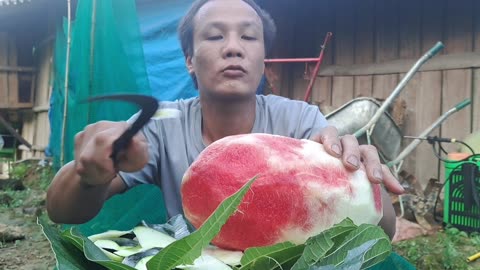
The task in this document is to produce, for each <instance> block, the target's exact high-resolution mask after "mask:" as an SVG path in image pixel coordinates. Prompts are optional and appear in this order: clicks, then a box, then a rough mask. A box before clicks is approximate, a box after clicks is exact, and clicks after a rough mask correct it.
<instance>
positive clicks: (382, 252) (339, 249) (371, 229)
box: [316, 224, 392, 269]
mask: <svg viewBox="0 0 480 270" xmlns="http://www.w3.org/2000/svg"><path fill="white" fill-rule="evenodd" d="M371 240H374V241H375V243H374V245H373V246H371V247H370V248H369V249H368V251H366V252H365V253H364V254H363V257H362V269H364V268H367V267H371V266H373V265H375V264H377V263H379V262H381V261H383V260H385V259H386V258H387V257H388V256H389V255H390V252H391V250H392V246H391V243H390V239H389V238H388V236H387V235H386V234H385V232H384V231H383V230H382V229H381V228H380V227H378V226H376V225H371V224H362V225H360V226H358V228H356V229H355V230H353V231H351V232H350V233H349V234H348V236H346V237H345V240H344V241H343V242H342V243H340V244H338V243H335V246H334V247H333V248H332V250H330V251H329V252H328V253H329V254H328V255H327V256H326V257H325V258H324V259H322V260H321V261H319V263H318V264H316V266H325V265H334V266H339V265H341V264H342V263H343V262H344V261H345V259H346V257H347V255H348V252H349V251H351V250H353V249H355V248H357V247H360V246H362V245H363V244H364V243H371V242H370V241H371Z"/></svg>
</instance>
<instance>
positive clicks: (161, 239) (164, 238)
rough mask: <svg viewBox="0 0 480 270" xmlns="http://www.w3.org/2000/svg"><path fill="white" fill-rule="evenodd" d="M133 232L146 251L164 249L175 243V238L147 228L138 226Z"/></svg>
mask: <svg viewBox="0 0 480 270" xmlns="http://www.w3.org/2000/svg"><path fill="white" fill-rule="evenodd" d="M133 232H134V233H135V235H136V236H137V239H138V242H139V243H140V246H142V248H144V249H149V248H154V247H159V248H164V247H166V246H168V245H170V244H171V243H173V242H175V238H173V237H171V236H169V235H167V234H164V233H161V232H159V231H156V230H154V229H152V228H147V227H145V226H137V227H135V228H134V229H133Z"/></svg>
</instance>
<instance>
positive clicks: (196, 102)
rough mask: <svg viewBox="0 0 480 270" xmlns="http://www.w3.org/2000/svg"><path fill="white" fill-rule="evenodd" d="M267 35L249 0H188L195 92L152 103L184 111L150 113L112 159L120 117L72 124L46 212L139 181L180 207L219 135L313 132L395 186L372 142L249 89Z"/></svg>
mask: <svg viewBox="0 0 480 270" xmlns="http://www.w3.org/2000/svg"><path fill="white" fill-rule="evenodd" d="M274 34H275V26H274V23H273V21H272V20H271V18H270V17H269V16H268V14H266V13H265V12H264V11H263V10H261V9H260V8H259V7H258V6H257V5H256V4H255V3H254V2H253V1H252V0H244V1H242V0H211V1H209V0H200V1H196V2H195V3H194V4H193V5H192V7H191V8H190V10H189V11H188V13H187V14H186V16H185V18H184V19H183V20H182V22H181V24H180V27H179V36H180V40H181V43H182V49H183V51H184V54H185V59H186V65H187V69H188V71H189V72H190V74H191V76H192V78H193V80H194V82H195V85H196V86H197V88H198V90H199V94H200V95H199V98H194V99H188V100H180V101H176V102H161V103H160V108H175V109H178V110H180V111H181V112H182V116H181V117H180V118H175V119H164V120H152V121H150V123H149V124H148V125H147V126H146V127H145V128H144V129H143V130H142V132H141V133H140V134H138V135H137V136H135V137H134V138H133V140H132V142H131V144H130V145H129V146H128V149H127V150H126V151H125V152H124V153H121V154H120V157H119V160H120V161H119V163H118V166H116V167H114V165H113V163H112V160H111V158H110V157H109V156H110V154H111V152H112V142H113V141H114V140H115V139H116V138H117V137H118V136H119V134H121V133H122V132H123V131H124V130H125V129H126V128H127V126H128V124H127V123H125V122H106V121H101V122H98V123H95V124H92V125H89V126H87V127H86V128H85V130H84V131H82V132H80V133H78V134H77V135H76V137H75V160H74V161H72V162H70V163H68V164H66V165H65V166H64V167H63V168H62V169H61V170H60V171H59V172H58V173H57V175H56V176H55V179H54V181H53V182H52V185H51V186H50V188H49V190H48V194H47V209H48V213H49V216H50V218H51V219H52V220H53V221H55V222H62V223H83V222H86V221H88V220H89V219H91V218H93V217H94V216H95V215H96V214H97V213H98V211H99V210H100V209H101V207H102V205H103V203H104V202H105V200H107V199H108V198H110V197H111V196H113V195H114V194H117V193H121V192H124V191H125V190H127V189H128V188H130V187H132V186H134V185H136V184H140V183H154V184H157V185H158V186H160V188H161V189H162V191H163V194H164V197H165V204H166V207H167V211H168V215H169V216H173V215H176V214H178V213H182V206H181V198H180V183H181V179H182V176H183V173H184V172H185V171H186V169H187V168H188V166H189V165H190V164H191V163H192V162H193V161H194V160H195V158H196V157H197V156H198V154H199V153H200V152H201V151H202V150H203V149H204V148H205V147H206V146H208V145H209V144H211V143H212V142H214V141H216V140H218V139H221V138H223V137H225V136H229V135H235V134H244V133H251V132H254V133H258V132H262V133H271V134H278V135H283V136H289V137H294V138H310V139H312V140H315V141H317V142H319V143H322V144H324V145H325V147H326V149H327V151H328V152H329V153H330V154H331V155H333V156H336V157H338V158H341V159H342V160H343V162H344V164H345V167H346V168H348V169H349V170H356V169H358V168H359V167H360V165H361V163H360V162H363V164H364V165H365V167H366V172H367V175H368V177H369V179H370V180H371V181H372V182H374V183H380V182H383V183H384V184H385V186H386V187H387V188H389V189H390V190H391V191H392V192H395V193H402V192H403V188H402V187H401V186H400V185H399V183H398V182H397V181H396V179H395V178H394V177H393V176H392V175H391V174H390V172H389V171H388V169H387V168H386V167H384V166H382V165H381V164H380V160H379V157H378V153H377V151H376V150H375V148H374V147H372V146H359V145H358V142H357V140H356V139H355V137H353V136H344V137H342V138H338V136H337V131H336V129H335V128H333V127H327V122H326V120H325V118H324V117H323V115H321V114H320V112H319V110H318V108H317V107H314V106H310V105H308V104H307V103H304V102H300V101H292V100H288V99H286V98H282V97H278V96H257V95H256V94H255V92H256V89H257V86H258V85H259V82H260V79H261V77H262V74H263V72H264V58H265V53H266V50H268V49H269V48H270V46H271V44H272V43H273V37H274ZM252 162H254V161H252ZM139 170H140V171H139ZM384 193H385V192H384ZM385 195H386V193H385ZM384 201H385V203H384V205H385V208H384V218H383V220H382V222H381V225H382V227H383V228H384V229H385V231H386V232H387V233H388V234H389V235H390V236H391V237H393V234H394V232H395V213H394V211H393V207H392V205H391V202H390V200H389V198H388V195H386V196H384Z"/></svg>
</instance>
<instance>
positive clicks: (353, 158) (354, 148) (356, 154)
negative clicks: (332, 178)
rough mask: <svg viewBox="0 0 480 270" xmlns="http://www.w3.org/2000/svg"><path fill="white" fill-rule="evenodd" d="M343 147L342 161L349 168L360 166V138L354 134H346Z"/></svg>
mask: <svg viewBox="0 0 480 270" xmlns="http://www.w3.org/2000/svg"><path fill="white" fill-rule="evenodd" d="M341 142H342V147H343V156H342V162H343V164H344V165H345V167H346V168H347V169H350V170H356V169H358V168H360V154H361V153H360V147H359V145H358V140H357V138H355V136H353V135H345V136H343V137H342V139H341Z"/></svg>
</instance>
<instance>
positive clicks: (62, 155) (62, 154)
mask: <svg viewBox="0 0 480 270" xmlns="http://www.w3.org/2000/svg"><path fill="white" fill-rule="evenodd" d="M71 19H72V14H71V0H67V53H66V54H67V55H66V59H65V84H64V90H65V92H64V94H65V97H64V101H63V121H62V139H61V145H60V147H61V149H60V165H61V166H63V165H64V164H65V133H66V130H67V129H66V125H67V113H68V76H69V71H70V43H71V42H72V40H71V38H72V37H71V36H72V29H71V27H72V26H71Z"/></svg>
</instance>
